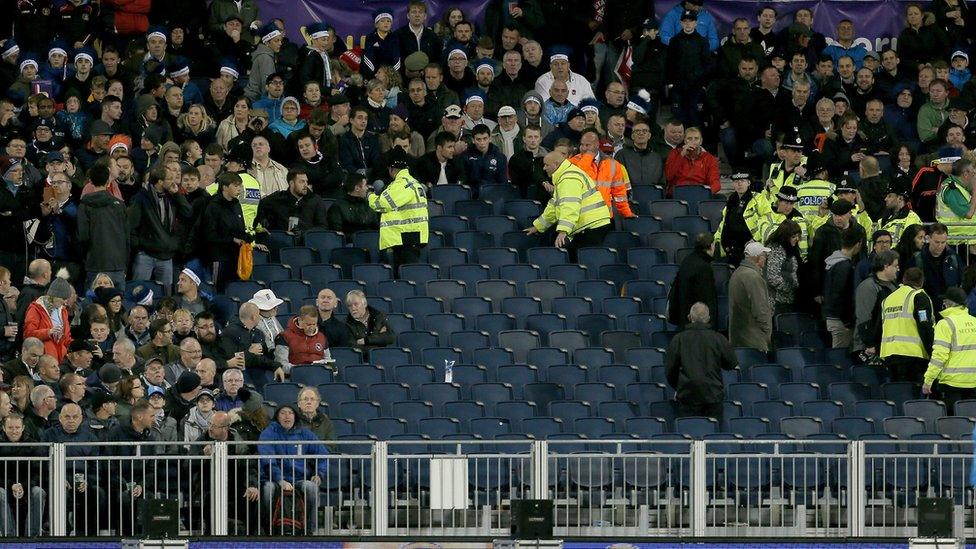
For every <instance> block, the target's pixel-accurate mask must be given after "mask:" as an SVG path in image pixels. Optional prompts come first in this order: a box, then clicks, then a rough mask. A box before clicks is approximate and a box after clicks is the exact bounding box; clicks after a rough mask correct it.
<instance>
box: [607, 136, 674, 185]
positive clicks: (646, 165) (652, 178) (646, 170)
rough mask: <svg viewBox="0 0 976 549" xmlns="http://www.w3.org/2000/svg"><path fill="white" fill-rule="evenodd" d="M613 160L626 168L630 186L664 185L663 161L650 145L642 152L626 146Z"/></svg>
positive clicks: (631, 146)
mask: <svg viewBox="0 0 976 549" xmlns="http://www.w3.org/2000/svg"><path fill="white" fill-rule="evenodd" d="M614 158H616V159H617V162H620V163H621V164H623V165H624V167H625V168H627V175H629V176H630V184H631V185H664V160H663V159H662V158H661V155H659V154H657V153H656V152H654V149H652V148H651V147H650V144H648V147H647V148H646V149H644V150H643V151H638V150H637V149H636V148H634V146H633V145H626V146H625V147H624V148H622V149H620V151H618V152H617V154H616V155H614Z"/></svg>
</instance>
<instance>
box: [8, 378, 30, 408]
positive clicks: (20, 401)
mask: <svg viewBox="0 0 976 549" xmlns="http://www.w3.org/2000/svg"><path fill="white" fill-rule="evenodd" d="M33 390H34V380H33V379H31V378H30V377H29V376H17V377H15V378H14V379H13V381H11V382H10V402H12V403H13V405H14V408H16V409H17V411H18V412H20V413H22V414H26V413H27V409H28V408H29V407H30V394H31V391H33Z"/></svg>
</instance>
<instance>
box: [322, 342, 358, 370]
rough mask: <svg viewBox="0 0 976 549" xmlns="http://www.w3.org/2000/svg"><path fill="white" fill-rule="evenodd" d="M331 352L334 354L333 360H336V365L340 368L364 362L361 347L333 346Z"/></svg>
mask: <svg viewBox="0 0 976 549" xmlns="http://www.w3.org/2000/svg"><path fill="white" fill-rule="evenodd" d="M329 352H330V353H331V354H332V360H335V361H336V364H335V365H336V367H337V368H339V369H340V370H341V369H342V368H343V367H346V366H354V365H359V364H362V363H363V352H362V351H360V350H359V349H352V348H350V347H331V348H330V349H329Z"/></svg>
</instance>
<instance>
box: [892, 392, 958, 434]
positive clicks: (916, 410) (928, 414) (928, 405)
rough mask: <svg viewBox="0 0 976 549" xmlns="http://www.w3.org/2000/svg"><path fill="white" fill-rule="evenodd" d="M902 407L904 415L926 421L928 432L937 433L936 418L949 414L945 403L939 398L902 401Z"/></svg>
mask: <svg viewBox="0 0 976 549" xmlns="http://www.w3.org/2000/svg"><path fill="white" fill-rule="evenodd" d="M901 409H902V413H903V414H904V415H906V416H910V417H917V418H919V419H921V420H922V421H924V422H925V429H926V432H928V433H935V432H936V430H935V422H936V420H937V419H938V418H940V417H942V416H945V415H948V414H946V407H945V404H943V403H942V402H941V401H938V400H907V401H905V402H903V403H902V408H901Z"/></svg>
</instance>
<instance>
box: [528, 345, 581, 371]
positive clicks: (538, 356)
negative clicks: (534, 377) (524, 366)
mask: <svg viewBox="0 0 976 549" xmlns="http://www.w3.org/2000/svg"><path fill="white" fill-rule="evenodd" d="M525 359H526V362H527V363H529V364H531V365H533V366H535V367H536V368H539V370H540V371H542V372H543V375H545V372H548V371H550V368H553V367H555V366H562V365H564V364H568V363H569V362H571V361H570V359H569V353H567V352H566V351H565V350H563V349H557V348H555V347H539V348H537V349H532V350H530V351H529V354H528V355H527V356H526V357H525Z"/></svg>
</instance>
